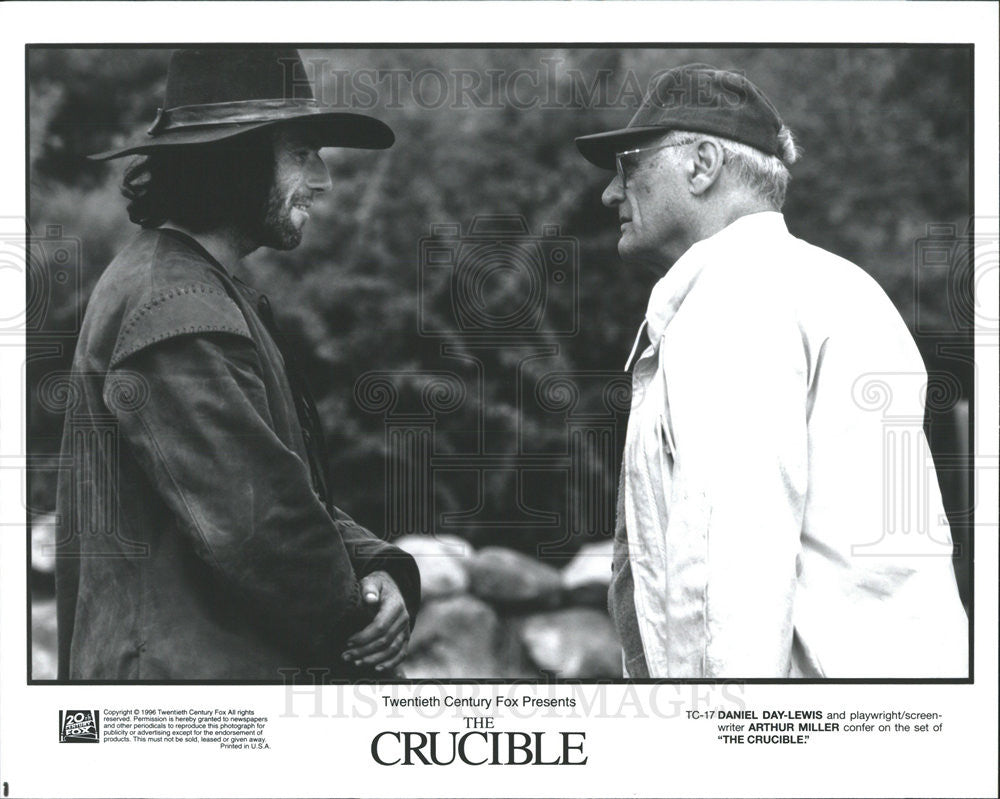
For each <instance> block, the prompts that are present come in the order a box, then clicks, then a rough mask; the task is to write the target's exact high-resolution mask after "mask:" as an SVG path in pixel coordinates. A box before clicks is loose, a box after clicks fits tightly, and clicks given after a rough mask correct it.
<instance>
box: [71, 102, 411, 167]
mask: <svg viewBox="0 0 1000 799" xmlns="http://www.w3.org/2000/svg"><path fill="white" fill-rule="evenodd" d="M289 122H294V123H297V124H300V125H302V124H304V125H306V126H307V127H308V128H309V129H310V130H311V131H314V132H315V133H316V135H317V139H318V141H319V142H320V146H321V147H350V148H354V149H360V150H385V149H387V148H389V147H391V146H392V144H393V142H394V141H395V140H396V137H395V135H394V134H393V132H392V129H391V128H390V127H389V126H388V125H386V124H385V123H384V122H382V121H381V120H378V119H375V118H374V117H369V116H365V115H363V114H347V113H343V112H340V111H322V112H319V113H310V114H299V115H295V116H288V117H285V118H283V119H272V120H268V121H266V122H249V123H240V124H225V125H198V126H194V125H192V126H189V127H184V128H177V129H175V130H167V131H163V132H162V133H160V134H158V135H156V136H149V135H147V136H143V137H142V138H141V139H138V140H135V141H132V142H130V143H129V144H127V145H125V146H124V147H119V148H116V149H114V150H107V151H105V152H102V153H95V154H93V155H88V156H87V158H89V159H91V160H92V161H107V160H110V159H112V158H122V157H123V156H126V155H143V154H146V153H151V152H154V151H155V150H159V149H162V148H164V147H179V146H185V145H187V146H191V145H197V144H210V143H212V142H219V141H224V140H225V139H231V138H233V137H235V136H240V135H242V134H244V133H249V132H250V131H253V130H260V129H261V128H266V127H269V126H274V125H284V124H288V123H289Z"/></svg>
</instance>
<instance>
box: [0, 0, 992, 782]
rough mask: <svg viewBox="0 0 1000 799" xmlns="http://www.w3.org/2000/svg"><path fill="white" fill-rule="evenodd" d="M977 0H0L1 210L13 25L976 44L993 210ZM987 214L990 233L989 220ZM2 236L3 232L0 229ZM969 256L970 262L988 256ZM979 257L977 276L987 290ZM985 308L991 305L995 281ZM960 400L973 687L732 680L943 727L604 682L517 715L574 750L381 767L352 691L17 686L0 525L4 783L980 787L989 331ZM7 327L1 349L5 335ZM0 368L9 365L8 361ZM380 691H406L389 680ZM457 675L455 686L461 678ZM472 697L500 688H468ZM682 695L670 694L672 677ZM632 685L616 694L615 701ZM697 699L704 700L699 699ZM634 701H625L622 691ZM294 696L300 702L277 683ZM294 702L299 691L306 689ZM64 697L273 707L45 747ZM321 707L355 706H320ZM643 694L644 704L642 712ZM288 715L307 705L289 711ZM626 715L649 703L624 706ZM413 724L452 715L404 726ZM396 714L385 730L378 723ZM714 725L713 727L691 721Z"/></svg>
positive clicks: (986, 45)
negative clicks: (242, 746)
mask: <svg viewBox="0 0 1000 799" xmlns="http://www.w3.org/2000/svg"><path fill="white" fill-rule="evenodd" d="M997 30H998V17H997V6H996V5H994V4H991V3H918V4H915V3H897V2H885V3H868V2H848V3H842V2H817V3H795V4H793V3H788V2H778V3H734V2H715V3H707V4H701V3H693V2H691V3H688V2H684V3H681V2H678V3H659V2H648V3H635V4H633V3H625V2H615V3H604V4H602V3H595V2H579V3H572V4H571V3H548V4H546V3H533V2H524V3H522V2H514V3H392V4H388V3H369V4H364V3H362V4H354V3H337V4H332V3H331V4H327V3H320V2H305V3H218V4H212V3H189V4H183V3H182V4H172V3H159V2H157V3H120V2H119V3H4V4H0V76H2V77H0V107H3V108H6V109H8V112H7V114H8V116H7V120H6V122H7V124H6V125H5V126H4V127H3V129H2V131H0V136H2V145H3V146H2V147H0V153H2V156H0V157H2V159H3V165H4V169H3V171H2V173H0V174H3V175H4V176H5V178H6V179H5V180H4V181H2V182H0V216H3V217H23V216H24V210H25V209H24V191H23V188H24V187H23V184H22V182H21V176H22V175H23V165H24V160H23V153H24V144H25V143H24V130H23V126H22V124H21V116H22V109H23V108H24V72H23V70H24V50H23V47H24V44H25V43H27V42H74V43H85V42H129V41H141V42H171V43H173V42H189V41H196V40H201V41H213V42H223V41H293V42H341V43H351V42H372V43H375V42H379V43H392V42H406V43H412V42H463V43H466V42H468V43H475V42H508V41H520V42H526V43H555V42H593V41H618V42H622V43H625V42H648V41H661V42H669V43H683V42H684V41H685V40H686V41H697V42H713V43H714V42H720V43H721V42H729V41H735V42H744V41H753V42H760V43H764V42H838V43H839V42H851V41H864V42H871V43H874V42H877V43H883V42H910V43H916V42H936V43H943V42H974V43H975V45H976V57H975V75H976V86H975V104H976V122H975V135H976V143H977V147H976V197H975V202H976V211H977V215H978V216H980V217H994V218H995V217H997V216H998V215H1000V212H998V203H997V198H998V196H1000V190H998V185H997V175H998V171H1000V170H998V164H997V150H998V148H997V131H998V127H1000V123H998V114H997V97H998V92H997V79H996V76H997V73H998V59H997V37H996V33H997ZM994 229H995V228H994ZM0 232H4V231H0ZM987 266H988V265H987ZM992 269H993V270H994V274H993V275H992V276H986V277H987V280H986V281H985V282H984V283H983V284H982V286H992V287H995V285H996V277H995V270H996V262H995V261H994V262H993V263H992ZM981 299H982V300H984V301H986V302H989V303H993V305H992V307H989V308H986V309H984V315H985V316H987V317H988V318H992V319H995V318H997V313H996V301H997V298H996V295H995V294H993V295H992V296H985V295H982V296H981ZM977 343H978V344H979V345H980V346H981V349H980V360H979V384H978V385H977V397H976V422H977V436H976V446H977V452H978V453H979V455H980V457H981V459H982V460H981V461H980V462H979V463H978V464H977V466H978V468H979V469H980V472H979V474H980V475H984V476H985V477H984V478H983V479H980V480H979V481H978V483H977V491H978V496H977V505H978V511H977V519H976V522H977V528H976V531H977V533H976V534H977V540H976V550H975V570H976V574H975V588H976V597H975V610H976V619H975V628H976V637H977V640H976V649H975V651H976V661H975V675H976V683H975V685H935V686H927V685H924V686H910V685H889V686H886V685H818V686H810V685H805V686H788V685H768V686H763V685H752V686H747V687H745V688H744V689H730V692H731V693H732V692H739V696H740V698H741V699H742V700H743V701H744V702H745V703H746V704H747V706H756V707H778V708H785V707H791V708H809V707H811V706H818V707H823V708H828V707H829V708H836V707H837V706H843V707H844V708H854V707H858V708H864V709H870V710H876V709H897V708H909V709H936V710H940V711H941V712H944V713H945V716H946V720H947V721H946V723H947V724H948V729H947V732H946V733H943V734H941V735H940V736H936V737H933V738H924V739H922V740H918V739H914V738H902V737H899V736H894V737H891V738H886V739H884V741H879V742H877V743H873V741H872V739H870V738H865V739H860V738H859V739H855V740H852V739H850V738H847V737H843V736H841V737H835V738H828V739H824V740H823V741H822V742H816V743H812V744H810V745H808V746H802V747H797V748H791V747H773V748H763V747H753V748H752V747H735V746H732V747H728V748H725V747H722V746H721V745H719V744H718V743H717V742H716V741H715V740H714V732H713V731H712V730H711V729H710V728H709V727H705V726H697V725H692V724H691V723H688V722H685V721H684V720H683V719H682V718H681V717H680V716H677V717H674V718H662V716H665V715H669V714H670V712H671V711H670V710H669V709H670V708H671V707H673V708H674V709H675V710H676V712H678V713H680V712H681V711H682V710H683V709H684V708H696V707H699V706H700V707H702V708H705V707H710V706H711V703H712V702H713V701H715V699H718V697H719V695H720V693H721V692H724V691H725V690H726V689H725V688H721V687H716V688H709V687H706V686H686V687H683V688H676V687H667V688H661V689H657V688H654V687H649V686H643V687H640V688H637V689H635V691H634V693H633V694H629V690H630V689H628V688H626V687H624V686H614V687H608V688H605V689H603V691H604V694H605V697H604V698H605V700H606V702H607V706H608V707H609V708H611V709H614V708H617V707H620V706H622V705H623V704H624V705H625V707H626V708H628V709H629V710H628V711H627V713H626V715H629V714H631V715H632V716H633V717H635V716H638V717H637V718H633V719H631V720H626V719H622V718H597V717H592V718H589V719H584V720H579V719H577V720H575V721H572V722H567V721H566V720H565V719H559V718H548V719H545V718H540V719H537V720H535V719H533V720H532V721H531V723H530V724H528V725H525V726H522V727H516V728H519V729H525V728H526V729H532V728H537V729H552V730H560V729H578V728H580V729H586V730H587V732H588V741H589V744H588V754H589V755H590V756H591V761H590V764H589V765H588V766H585V767H582V768H571V769H555V768H541V769H536V768H529V769H523V768H513V769H512V768H479V769H473V768H467V767H462V768H459V767H452V768H437V769H416V768H415V769H403V768H388V769H387V768H379V767H377V766H375V765H373V764H372V763H371V760H370V759H369V758H368V752H367V743H368V741H370V739H371V736H372V735H373V734H374V733H375V732H376V731H379V730H383V729H397V728H400V727H401V726H402V727H408V728H413V729H420V728H421V723H422V722H421V720H420V718H419V716H413V715H411V716H408V717H406V718H405V719H403V721H402V722H401V721H399V720H387V719H386V718H384V716H383V715H382V714H379V715H376V716H375V717H373V718H365V717H364V716H363V714H364V712H366V709H367V710H370V708H371V704H370V700H369V699H368V695H366V694H365V692H364V691H360V692H357V691H354V692H352V691H348V695H347V697H346V698H343V699H342V701H341V700H340V699H338V698H337V697H336V696H335V695H334V694H333V693H331V692H328V693H327V694H326V695H325V696H324V702H325V706H324V712H325V713H326V714H327V715H326V717H322V716H321V717H315V718H313V717H309V716H305V715H303V716H300V717H299V718H295V719H281V718H278V716H280V713H281V711H282V709H283V708H284V706H285V705H284V703H285V696H284V694H283V691H282V689H279V688H270V687H247V688H241V687H225V688H217V687H198V688H178V687H158V688H139V687H115V688H95V687H90V688H76V687H67V686H59V687H47V686H33V687H30V688H29V687H28V686H26V685H25V681H24V668H25V662H26V653H25V640H24V629H25V615H24V613H25V610H24V596H25V567H24V564H25V552H24V537H23V535H21V534H20V533H21V532H22V531H21V530H18V529H17V528H15V527H9V526H8V527H0V591H2V594H0V631H2V632H0V635H2V638H0V643H2V649H0V677H2V684H0V687H2V693H0V781H4V780H6V781H9V782H10V783H11V786H12V787H11V795H12V796H79V797H84V796H111V795H131V796H135V795H148V796H174V795H177V796H181V795H184V796H265V795H266V796H322V795H335V796H469V795H477V796H625V795H632V796H667V795H670V796H752V795H766V796H793V795H794V796H801V795H815V796H854V795H857V796H861V795H864V796H897V795H909V796H991V795H993V796H995V795H996V786H997V782H996V773H997V754H996V753H997V711H996V708H997V583H998V580H997V562H998V552H997V535H996V531H997V526H996V508H997V506H998V497H997V484H996V479H995V474H996V472H995V470H996V465H997V456H998V451H997V440H996V432H995V431H996V430H997V426H998V418H997V409H998V402H997V396H998V392H997V370H996V363H997V352H996V347H997V339H996V337H995V336H993V337H992V338H989V337H985V336H983V337H980V338H979V339H978V341H977ZM10 344H14V345H15V346H14V347H11V346H8V345H10ZM17 344H18V342H16V341H12V340H11V338H10V337H5V339H4V340H3V341H0V345H2V346H0V357H2V358H3V361H2V366H0V368H2V369H3V375H4V381H3V393H2V395H0V447H2V448H0V507H2V509H3V511H2V513H3V518H2V520H0V521H3V522H4V523H6V524H10V523H11V521H12V520H13V521H15V522H16V520H17V518H18V514H19V513H21V514H22V515H23V512H21V511H18V510H17V509H18V508H21V507H22V504H21V501H22V500H21V496H20V494H21V490H22V489H21V485H20V474H19V471H18V469H19V468H20V467H22V466H23V460H21V461H19V457H20V455H21V454H22V449H21V441H22V440H23V439H22V434H21V425H22V421H21V419H22V407H21V406H22V397H21V396H20V387H21V385H22V384H21V376H20V375H21V364H22V362H23V344H22V350H20V351H19V350H18V346H17ZM15 376H16V377H15ZM398 690H399V694H400V695H403V694H406V693H407V692H412V691H414V690H415V689H412V688H400V689H398ZM472 690H473V689H471V688H470V689H468V691H467V694H468V692H469V691H472ZM479 690H481V691H482V692H483V694H482V695H490V694H492V693H493V692H494V691H495V692H498V693H503V692H506V691H507V689H505V688H503V687H496V688H492V687H487V686H481V687H480V689H479ZM678 691H680V693H678ZM630 697H631V698H630ZM713 697H714V699H713ZM633 699H634V701H633ZM296 701H300V702H301V700H296ZM307 701H308V702H311V701H312V700H311V699H307ZM67 702H68V703H69V704H70V705H71V706H82V707H87V706H105V705H110V706H115V707H131V706H143V707H145V706H151V705H154V704H158V705H159V706H161V707H178V706H185V705H190V706H192V707H214V706H221V707H225V706H227V705H234V706H256V707H259V708H260V709H261V712H267V713H270V714H271V715H272V716H273V717H275V718H274V720H273V721H274V724H273V728H272V740H273V746H274V748H273V749H272V750H271V751H270V752H266V753H219V752H216V751H214V750H211V749H203V748H201V747H187V748H185V747H169V748H161V747H143V748H140V747H134V746H133V747H128V748H122V747H118V748H113V747H110V746H102V747H89V748H88V747H61V748H60V747H59V746H58V745H56V744H55V720H54V719H55V717H56V716H55V714H56V710H57V709H59V708H61V707H64V706H65V705H66V703H67ZM334 706H336V707H337V708H338V709H340V710H343V711H344V712H345V713H347V714H348V715H349V714H350V713H359V715H360V716H361V717H359V718H334V717H331V713H332V712H333V711H332V709H331V708H333V707H334ZM656 707H659V708H660V713H659V716H661V717H657V714H656V711H655V710H654V708H656ZM303 712H307V711H303ZM643 712H645V713H646V715H647V716H649V717H648V718H642V717H641V715H642V713H643ZM423 724H424V728H425V729H444V730H450V729H457V727H455V726H454V725H453V724H448V723H443V722H440V721H438V722H436V723H435V722H433V721H432V722H423ZM393 725H396V726H393ZM710 733H712V734H710Z"/></svg>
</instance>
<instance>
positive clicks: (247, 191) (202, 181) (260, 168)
mask: <svg viewBox="0 0 1000 799" xmlns="http://www.w3.org/2000/svg"><path fill="white" fill-rule="evenodd" d="M273 179H274V149H273V146H272V143H271V135H270V131H263V132H256V131H254V132H251V133H246V134H243V135H241V136H238V137H236V138H232V139H227V140H225V141H223V142H218V143H211V144H199V145H179V146H174V147H164V148H162V149H160V150H156V151H154V152H152V153H150V154H149V155H145V156H140V157H139V158H137V159H135V160H134V161H132V162H131V163H130V164H129V165H128V167H126V169H125V175H124V177H123V178H122V186H121V192H122V195H123V196H124V197H125V198H126V199H127V200H128V201H129V202H128V217H129V219H131V220H132V221H133V222H135V223H136V224H137V225H142V227H145V228H154V227H159V226H160V225H162V224H163V223H164V222H166V221H167V220H168V219H169V220H170V221H172V222H175V223H177V224H179V225H183V226H184V227H186V228H188V229H189V230H192V231H194V232H196V233H197V232H201V231H205V230H211V229H214V228H217V227H220V226H223V225H238V226H243V225H245V224H248V223H251V224H252V223H253V222H254V221H257V220H259V219H261V218H262V215H263V213H264V209H265V208H266V206H267V198H268V193H269V191H270V187H271V183H272V181H273Z"/></svg>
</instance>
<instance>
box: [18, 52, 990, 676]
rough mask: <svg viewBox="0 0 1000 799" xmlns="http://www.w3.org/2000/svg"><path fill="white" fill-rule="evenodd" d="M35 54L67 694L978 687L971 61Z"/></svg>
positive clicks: (32, 391) (36, 637) (57, 602)
mask: <svg viewBox="0 0 1000 799" xmlns="http://www.w3.org/2000/svg"><path fill="white" fill-rule="evenodd" d="M27 58H28V89H29V92H30V97H29V113H30V118H29V126H30V134H31V139H30V147H31V161H30V171H31V174H30V181H31V182H30V184H29V190H30V195H31V206H30V212H31V213H30V220H29V224H30V228H31V230H32V239H31V244H30V247H31V249H29V252H32V253H35V252H37V253H38V256H39V257H38V260H37V265H38V267H39V268H40V269H41V270H46V271H40V272H39V273H38V274H35V273H32V274H30V275H29V277H30V278H31V282H29V285H28V291H29V298H30V299H34V298H35V297H38V302H35V303H31V304H29V306H28V307H29V311H35V316H34V317H33V318H29V323H30V322H33V321H35V320H37V325H35V326H32V325H29V330H30V336H29V343H28V346H29V355H30V354H31V352H32V350H33V349H36V350H37V351H38V352H39V353H40V354H39V356H38V357H32V358H29V362H28V397H27V400H28V403H29V405H28V408H29V411H30V416H29V429H28V432H29V440H28V443H29V454H30V455H31V456H32V457H33V458H34V457H38V458H39V460H40V461H44V463H45V464H53V466H52V467H50V468H45V467H44V466H43V467H42V468H40V469H38V470H37V471H32V472H31V473H30V474H29V478H30V482H29V485H28V490H29V495H30V498H31V504H32V508H31V509H32V511H33V514H32V521H33V524H32V536H33V543H34V549H33V553H34V554H35V556H36V557H37V560H38V562H37V563H33V571H32V575H33V579H35V580H36V582H37V586H38V587H37V590H36V587H35V584H33V585H32V589H33V592H32V600H33V606H34V609H33V613H34V614H35V617H34V618H35V622H34V627H33V640H32V645H33V673H32V677H33V678H34V679H46V678H49V679H51V678H56V679H59V680H113V681H114V680H118V681H132V680H203V679H208V680H235V681H256V680H262V681H266V680H273V681H280V680H281V679H282V678H283V676H284V675H287V674H289V673H291V672H293V671H295V670H299V671H301V672H302V673H307V671H308V670H310V669H312V670H316V669H320V670H324V671H325V672H326V673H327V674H328V675H329V678H331V679H348V680H349V679H352V678H364V677H368V678H371V677H378V676H380V675H381V676H385V677H404V678H504V679H510V678H528V679H530V678H545V677H556V678H558V677H569V678H580V679H587V678H616V677H618V678H620V677H630V678H685V679H688V678H724V679H736V678H771V679H784V678H795V677H812V678H827V677H829V678H837V677H847V678H901V677H921V678H966V677H968V676H969V669H968V663H969V658H968V655H969V642H968V630H969V622H968V618H969V611H970V608H969V603H970V595H969V584H970V575H969V564H970V562H971V560H970V553H971V550H972V546H973V541H972V540H971V538H970V536H969V529H970V527H969V523H970V521H971V516H970V512H969V511H970V509H971V508H972V504H971V496H970V495H971V490H972V486H971V484H970V481H969V429H970V424H971V422H972V407H971V402H970V399H971V385H972V379H973V371H972V363H971V361H970V357H971V352H972V324H973V319H974V313H975V304H974V294H973V291H972V272H971V269H970V268H969V267H970V265H971V264H972V263H973V261H972V260H971V259H970V257H969V250H970V248H971V247H973V246H974V236H975V230H974V226H973V222H972V214H971V211H972V208H971V204H970V196H969V192H970V186H971V182H970V177H969V169H970V141H971V131H970V120H971V115H970V110H971V97H970V87H971V50H970V49H969V48H967V47H898V48H866V47H854V48H844V47H840V48H834V47H811V48H754V49H750V48H717V49H697V50H695V49H690V50H681V49H677V48H663V49H653V48H610V47H609V48H601V49H591V48H585V49H576V48H566V49H558V50H556V49H551V50H533V49H526V48H478V49H436V48H434V49H405V48H391V49H383V50H376V49H357V50H354V49H350V50H348V49H329V50H314V49H309V50H306V51H304V52H300V51H299V50H297V49H295V48H272V47H266V46H259V47H247V48H231V47H217V48H178V49H174V50H172V51H168V50H165V49H160V48H131V47H123V48H114V49H104V48H96V47H95V48H76V49H66V48H49V47H44V48H43V47H39V48H31V49H30V50H29V51H28V55H27ZM803 78H805V79H803ZM858 148H862V149H863V150H864V152H865V153H866V157H865V158H864V159H857V158H854V157H853V155H852V154H853V153H856V152H857V150H858ZM914 164H918V165H919V166H920V168H919V169H918V170H914ZM918 172H919V174H920V178H921V180H920V181H919V182H918V181H916V180H914V177H915V175H916V174H917V173H918ZM931 186H933V191H931V190H930V187H931ZM43 231H44V233H43ZM60 256H65V257H60ZM60 278H63V279H62V281H61V282H60ZM50 287H51V289H52V290H51V291H48V289H49V288H50ZM35 309H37V311H36V310H35ZM77 323H78V325H77ZM633 340H634V341H633ZM630 350H631V354H630ZM626 361H627V363H626ZM623 364H624V366H625V368H624V369H623V368H622V365H623ZM36 511H37V512H36ZM53 643H54V644H55V652H52V645H53ZM46 646H48V649H46V648H45V647H46ZM53 664H55V671H54V672H53Z"/></svg>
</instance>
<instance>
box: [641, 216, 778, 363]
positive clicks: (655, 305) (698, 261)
mask: <svg viewBox="0 0 1000 799" xmlns="http://www.w3.org/2000/svg"><path fill="white" fill-rule="evenodd" d="M780 234H785V235H787V234H788V228H787V227H786V226H785V218H784V216H782V215H781V214H780V213H778V212H777V211H762V212H760V213H756V214H747V215H746V216H741V217H740V218H739V219H737V220H735V221H734V222H731V223H730V224H729V225H727V226H726V227H725V228H723V229H722V230H720V231H719V232H718V233H716V234H715V235H713V236H710V237H709V238H707V239H702V240H701V241H699V242H697V243H696V244H694V245H692V246H691V248H690V249H688V251H687V252H686V253H684V255H682V256H681V257H680V258H678V259H677V262H676V263H675V264H674V265H673V266H672V267H671V268H670V269H669V270H668V271H667V273H666V274H665V275H664V276H663V277H662V278H660V280H659V281H658V282H657V283H656V285H655V286H653V291H652V293H651V294H650V297H649V305H648V306H647V307H646V327H647V333H648V335H649V341H650V343H651V344H653V346H656V345H657V344H658V343H659V341H660V339H661V338H662V337H663V333H664V331H665V330H666V329H667V325H669V324H670V321H671V320H672V319H673V318H674V314H676V313H677V311H678V309H679V308H680V307H681V303H683V302H684V298H685V297H687V295H688V292H689V291H691V289H692V288H693V287H694V284H695V283H696V282H697V281H698V276H699V275H700V274H701V270H702V269H703V268H704V267H705V266H706V265H707V264H710V263H712V262H713V261H714V260H715V259H716V258H717V257H718V256H719V255H721V254H726V255H729V254H731V253H733V252H734V251H738V250H739V249H742V248H745V247H747V246H748V245H749V246H752V244H753V242H755V241H760V240H768V239H771V238H772V237H773V236H775V235H780Z"/></svg>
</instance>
